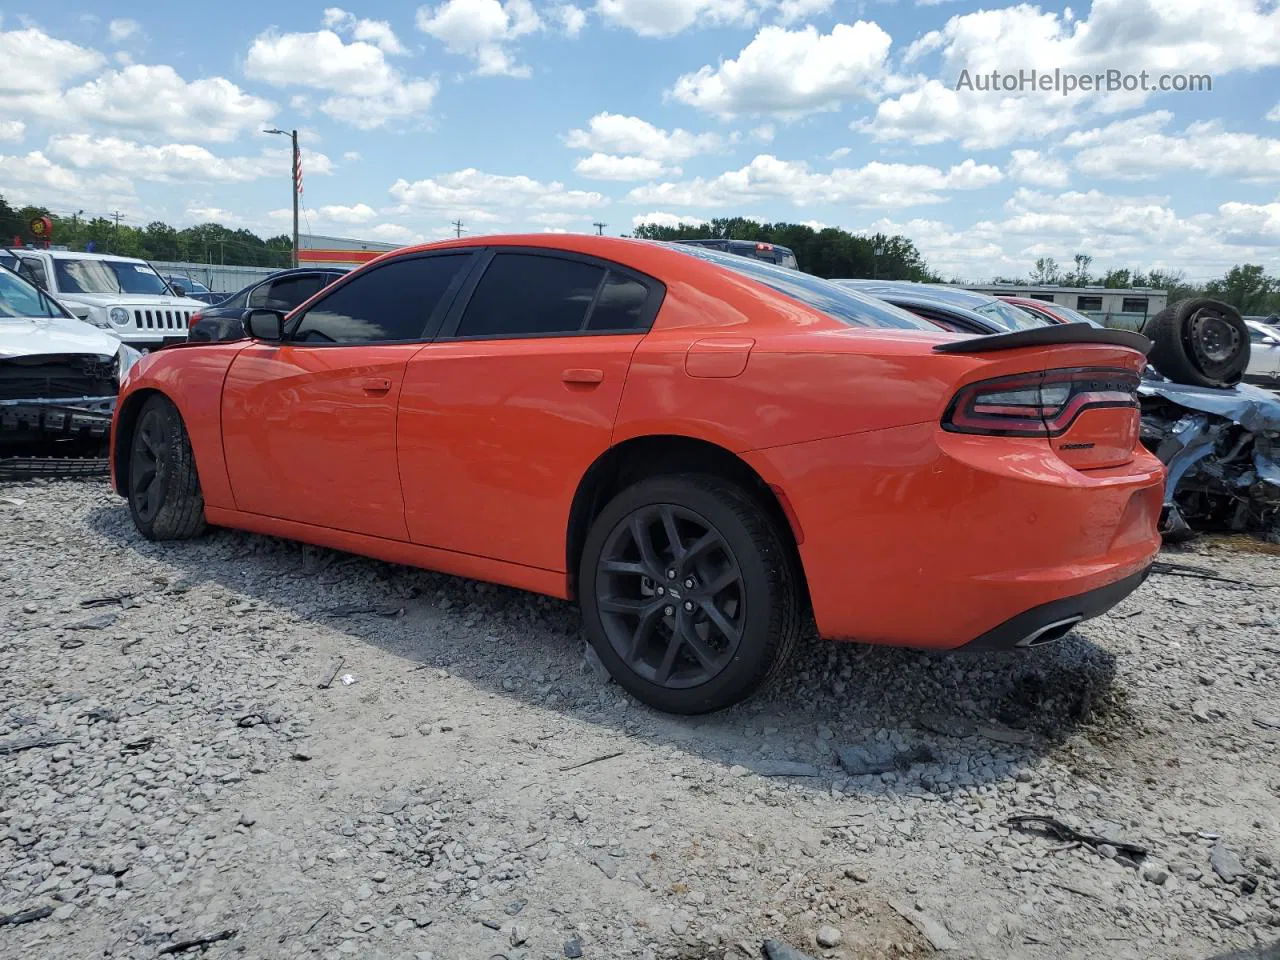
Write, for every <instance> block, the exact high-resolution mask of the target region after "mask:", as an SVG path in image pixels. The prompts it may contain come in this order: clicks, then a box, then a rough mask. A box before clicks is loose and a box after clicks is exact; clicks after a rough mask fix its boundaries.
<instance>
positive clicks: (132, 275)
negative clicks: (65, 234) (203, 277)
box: [53, 257, 170, 296]
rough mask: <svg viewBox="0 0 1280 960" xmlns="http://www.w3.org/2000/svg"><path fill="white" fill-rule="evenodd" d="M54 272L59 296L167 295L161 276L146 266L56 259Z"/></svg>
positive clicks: (117, 262)
mask: <svg viewBox="0 0 1280 960" xmlns="http://www.w3.org/2000/svg"><path fill="white" fill-rule="evenodd" d="M53 269H54V272H55V273H56V274H57V276H58V291H59V292H60V293H146V294H157V295H159V296H167V295H169V293H170V290H169V288H168V287H167V286H165V283H164V281H163V280H161V279H160V275H159V274H158V273H156V272H155V271H154V270H152V269H151V266H150V265H149V264H146V263H134V262H132V261H129V260H96V259H95V260H90V259H88V258H85V259H83V260H80V259H75V258H63V257H58V258H55V259H54V261H53Z"/></svg>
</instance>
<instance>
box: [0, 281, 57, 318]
mask: <svg viewBox="0 0 1280 960" xmlns="http://www.w3.org/2000/svg"><path fill="white" fill-rule="evenodd" d="M65 316H66V314H65V313H63V312H62V311H61V310H59V309H58V307H57V305H56V304H55V303H54V302H53V300H52V299H50V298H49V297H47V296H45V295H44V294H42V293H41V292H40V290H39V289H37V288H36V287H35V286H34V285H33V284H30V283H27V281H25V280H23V279H22V278H21V277H20V276H18V275H17V274H16V273H11V272H9V271H8V270H5V269H3V268H0V319H3V320H14V319H18V318H28V317H65Z"/></svg>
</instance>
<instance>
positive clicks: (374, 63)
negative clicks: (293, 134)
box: [245, 30, 439, 130]
mask: <svg viewBox="0 0 1280 960" xmlns="http://www.w3.org/2000/svg"><path fill="white" fill-rule="evenodd" d="M245 73H246V74H248V75H249V76H251V77H253V78H255V79H258V80H264V81H266V82H267V83H270V84H273V85H275V86H278V87H291V86H292V87H311V88H313V89H317V90H325V91H328V92H330V94H331V96H329V97H328V99H326V100H324V101H323V102H322V103H321V104H320V110H321V111H323V112H324V113H327V114H328V115H329V116H331V117H333V118H334V119H337V120H341V121H343V122H345V123H349V124H351V125H352V126H353V127H356V128H358V129H362V130H369V129H373V128H375V127H381V126H384V125H385V124H386V123H387V122H388V121H390V120H393V119H398V118H403V117H415V116H416V117H422V116H423V115H425V113H426V111H427V109H428V108H429V107H430V106H431V103H432V101H433V100H434V99H435V96H436V93H437V92H438V90H439V84H438V82H437V81H436V80H435V79H434V78H432V79H429V80H427V79H413V78H406V77H405V76H404V75H403V74H401V72H400V71H399V70H397V69H396V68H394V67H392V66H391V65H390V64H389V63H387V59H386V55H385V53H384V51H383V50H382V49H381V48H380V47H378V46H376V45H375V44H372V43H368V42H366V41H364V40H354V41H352V42H351V43H346V42H344V41H343V39H342V38H341V37H340V36H338V35H337V34H336V33H334V32H333V31H332V30H319V31H316V32H315V33H285V34H281V33H276V32H274V31H271V30H268V31H267V32H265V33H263V34H260V35H259V36H258V37H257V39H255V40H254V41H253V45H252V46H251V47H250V48H249V55H248V57H247V58H246V60H245Z"/></svg>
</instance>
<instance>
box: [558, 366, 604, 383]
mask: <svg viewBox="0 0 1280 960" xmlns="http://www.w3.org/2000/svg"><path fill="white" fill-rule="evenodd" d="M560 379H561V380H563V381H564V382H565V383H591V384H595V383H602V382H604V371H603V370H588V369H585V368H581V367H570V368H569V369H568V370H565V371H564V372H563V373H561V374H560Z"/></svg>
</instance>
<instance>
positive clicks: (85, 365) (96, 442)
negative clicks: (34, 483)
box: [0, 266, 142, 480]
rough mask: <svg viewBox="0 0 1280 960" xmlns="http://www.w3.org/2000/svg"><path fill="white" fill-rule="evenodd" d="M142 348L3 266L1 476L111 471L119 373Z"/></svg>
mask: <svg viewBox="0 0 1280 960" xmlns="http://www.w3.org/2000/svg"><path fill="white" fill-rule="evenodd" d="M141 356H142V354H141V353H139V352H138V351H137V350H135V349H133V348H132V347H130V346H129V345H128V344H126V343H123V342H122V341H121V340H120V338H119V337H117V336H115V335H113V334H111V333H107V332H106V331H103V330H99V329H98V328H96V327H94V326H91V325H90V324H88V323H85V322H84V321H83V320H78V319H76V318H75V317H74V316H72V315H71V313H70V312H68V311H67V309H66V308H65V307H63V306H62V305H61V304H60V303H58V302H57V301H56V300H54V299H53V297H51V296H50V295H49V294H47V293H45V292H44V291H43V290H40V289H39V288H38V287H36V286H35V285H34V284H31V283H28V282H27V281H26V280H24V279H22V277H20V276H18V275H17V274H16V273H14V272H12V271H11V270H8V269H6V268H5V267H3V266H0V480H5V479H14V478H17V477H25V476H65V475H68V474H71V475H78V474H89V473H101V472H104V471H105V470H106V467H107V460H106V446H107V440H108V435H109V433H110V430H111V414H112V411H113V410H114V409H115V404H116V394H117V392H118V391H119V384H120V380H121V378H123V377H124V375H125V373H126V372H127V371H128V370H129V368H130V367H131V366H133V364H134V363H136V362H137V360H138V358H139V357H141Z"/></svg>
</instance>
